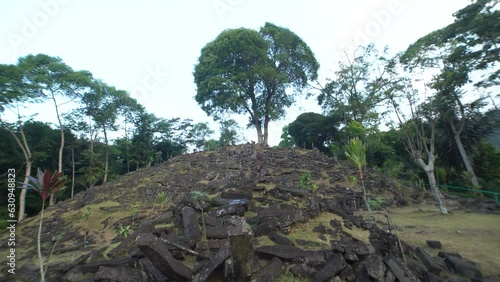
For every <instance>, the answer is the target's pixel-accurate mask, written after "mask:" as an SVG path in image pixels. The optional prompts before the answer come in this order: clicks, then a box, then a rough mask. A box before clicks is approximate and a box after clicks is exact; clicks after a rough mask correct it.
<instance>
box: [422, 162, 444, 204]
mask: <svg viewBox="0 0 500 282" xmlns="http://www.w3.org/2000/svg"><path fill="white" fill-rule="evenodd" d="M425 173H426V174H427V178H428V179H429V185H430V187H431V191H432V194H433V195H434V199H435V200H436V203H437V205H438V208H439V211H440V212H441V214H448V210H447V209H446V207H445V206H444V203H443V199H442V197H441V193H440V192H439V188H438V187H437V184H436V177H435V176H434V169H432V170H425Z"/></svg>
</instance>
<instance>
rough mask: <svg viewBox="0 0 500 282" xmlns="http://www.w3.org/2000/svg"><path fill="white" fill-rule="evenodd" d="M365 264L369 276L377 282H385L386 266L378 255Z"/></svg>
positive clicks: (368, 258)
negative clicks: (383, 281)
mask: <svg viewBox="0 0 500 282" xmlns="http://www.w3.org/2000/svg"><path fill="white" fill-rule="evenodd" d="M363 264H364V265H365V267H366V271H367V272H368V275H370V277H372V278H373V279H375V280H376V281H382V280H384V276H385V269H386V267H385V264H384V262H383V261H382V259H381V258H380V257H379V256H378V255H370V256H368V257H367V258H366V259H365V260H364V261H363Z"/></svg>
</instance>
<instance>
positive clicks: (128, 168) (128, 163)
mask: <svg viewBox="0 0 500 282" xmlns="http://www.w3.org/2000/svg"><path fill="white" fill-rule="evenodd" d="M125 157H126V158H127V173H129V172H130V159H129V155H128V134H127V122H125Z"/></svg>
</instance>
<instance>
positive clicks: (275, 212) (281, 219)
mask: <svg viewBox="0 0 500 282" xmlns="http://www.w3.org/2000/svg"><path fill="white" fill-rule="evenodd" d="M258 217H259V223H264V222H270V221H273V222H276V226H277V227H278V228H282V227H287V226H290V225H292V224H294V223H296V222H305V221H306V220H307V218H306V216H305V215H304V211H303V210H302V209H299V208H298V207H296V206H292V205H286V204H274V205H271V206H269V207H268V208H265V209H262V210H260V211H259V212H258Z"/></svg>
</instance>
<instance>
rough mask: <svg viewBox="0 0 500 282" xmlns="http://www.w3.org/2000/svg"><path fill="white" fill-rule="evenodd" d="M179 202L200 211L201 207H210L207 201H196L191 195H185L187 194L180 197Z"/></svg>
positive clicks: (204, 208)
mask: <svg viewBox="0 0 500 282" xmlns="http://www.w3.org/2000/svg"><path fill="white" fill-rule="evenodd" d="M181 204H183V205H185V206H188V207H192V208H193V209H196V210H199V211H201V209H203V210H207V209H208V208H209V207H210V204H209V203H207V202H204V201H196V200H195V199H193V198H191V197H187V196H186V197H184V198H182V200H181Z"/></svg>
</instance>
